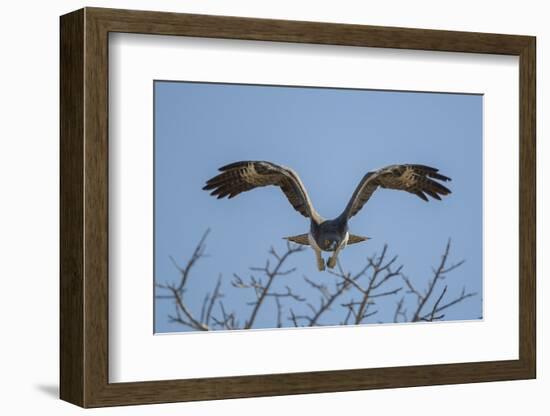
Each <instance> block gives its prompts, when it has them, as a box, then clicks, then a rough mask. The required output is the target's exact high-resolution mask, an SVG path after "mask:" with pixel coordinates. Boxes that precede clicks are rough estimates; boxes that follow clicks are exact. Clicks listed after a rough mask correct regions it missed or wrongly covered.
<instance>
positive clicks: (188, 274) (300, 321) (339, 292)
mask: <svg viewBox="0 0 550 416" xmlns="http://www.w3.org/2000/svg"><path fill="white" fill-rule="evenodd" d="M209 231H210V230H207V231H206V232H205V233H204V234H203V236H202V237H201V239H200V241H199V243H198V244H197V246H196V247H195V249H194V250H193V252H192V254H191V257H190V258H189V260H188V261H187V262H186V263H185V266H179V265H178V263H177V262H176V260H175V259H174V258H172V257H170V260H171V261H172V263H173V264H174V266H175V267H176V269H177V270H178V273H179V279H178V280H177V282H175V283H166V284H160V283H157V284H156V285H155V286H156V288H157V289H158V290H159V293H156V294H155V297H156V299H159V300H172V301H173V303H174V307H175V313H174V314H170V315H168V319H169V321H170V322H174V323H178V324H180V325H183V326H185V327H187V328H190V329H192V330H197V331H209V330H212V329H224V330H232V329H251V328H253V327H254V325H255V324H256V321H257V320H258V316H259V313H260V310H262V309H264V308H265V305H266V303H269V302H266V301H267V299H269V298H271V299H273V303H272V304H271V305H272V306H273V309H272V312H270V313H272V315H271V316H272V317H273V318H272V319H273V320H274V325H275V326H276V327H277V328H281V327H282V326H284V323H283V314H284V313H287V314H288V318H287V321H290V323H291V324H292V325H293V326H294V327H301V326H304V325H305V326H320V325H323V323H322V322H321V319H323V320H325V319H332V321H331V320H329V321H328V322H338V321H339V322H340V324H344V325H347V324H350V323H352V324H362V323H365V322H367V320H368V319H369V318H371V317H372V316H375V315H377V314H380V312H382V313H386V312H384V311H385V310H387V306H385V305H387V302H392V299H395V298H394V296H401V297H400V298H399V300H398V301H397V302H395V301H394V302H395V303H394V305H395V309H394V310H393V316H391V315H390V317H388V318H389V319H393V322H415V321H437V320H441V319H444V317H445V315H444V314H443V312H444V311H446V310H447V309H449V308H451V307H452V306H454V305H456V304H458V303H460V302H462V301H464V300H466V299H468V298H470V297H473V296H475V295H476V293H474V292H466V289H465V288H464V289H463V290H462V292H461V293H460V295H459V296H455V297H452V295H449V290H448V286H447V285H445V286H444V287H443V288H439V286H441V285H440V284H439V283H440V282H441V281H443V280H444V279H445V277H446V275H447V274H448V273H450V272H452V271H454V270H456V269H457V268H459V267H460V266H461V265H462V264H463V263H464V262H463V261H460V262H458V263H455V264H451V265H449V264H448V263H449V255H450V248H451V241H450V240H449V241H448V242H447V245H446V247H445V250H444V252H443V254H442V256H441V260H440V262H439V264H438V266H437V267H436V268H434V269H433V276H432V277H431V278H430V279H429V281H428V284H427V287H426V289H425V290H419V289H418V288H417V285H416V284H415V283H414V281H413V279H411V278H409V277H407V276H406V275H405V274H404V273H403V272H402V269H403V266H401V265H399V266H398V265H396V262H397V256H393V257H391V258H389V256H388V246H387V245H384V247H383V249H382V251H381V252H380V255H374V256H373V257H368V258H367V260H366V262H365V264H364V266H363V267H362V268H360V269H359V270H358V271H357V272H356V273H352V272H351V271H345V270H344V268H343V267H342V264H341V263H340V262H338V263H337V266H338V267H337V268H336V269H335V270H328V272H329V273H330V274H325V275H318V276H316V277H315V278H309V277H307V276H303V281H304V282H305V283H306V284H307V285H308V286H309V287H311V289H312V291H313V292H314V293H315V292H316V293H318V302H315V301H314V300H313V299H311V296H302V295H301V294H299V293H298V292H297V291H296V289H295V288H294V285H295V283H294V284H286V285H284V286H283V285H281V283H276V284H275V282H280V281H282V278H283V277H285V276H290V275H293V274H295V273H296V268H295V267H288V262H289V259H290V258H291V256H293V255H294V254H296V253H298V252H301V251H303V250H304V248H303V247H302V246H298V245H294V244H291V243H287V245H286V251H284V252H277V251H276V250H275V249H274V248H273V247H272V248H271V249H270V250H269V258H268V259H267V260H266V262H265V265H264V266H262V267H250V268H249V270H250V272H251V275H250V276H249V277H248V278H246V279H245V278H242V277H241V276H239V275H238V274H235V273H234V274H233V279H232V280H231V281H230V283H231V287H233V288H235V289H237V290H241V289H242V290H250V291H251V292H252V293H253V296H254V299H253V300H252V301H250V302H248V305H250V306H251V307H252V309H251V310H250V313H249V316H248V317H247V318H246V319H243V320H242V321H241V322H242V323H239V319H238V318H239V317H238V315H237V314H236V313H235V312H234V311H232V312H229V311H228V309H227V307H226V305H225V304H224V303H223V302H222V298H224V296H225V294H224V293H223V291H222V286H223V285H222V283H223V278H222V275H221V274H220V275H219V276H218V278H217V280H216V283H215V284H214V285H213V288H212V290H211V291H210V292H207V293H206V294H204V297H203V298H202V303H201V304H200V308H198V309H197V314H196V315H195V314H194V312H193V310H192V308H191V307H190V306H189V305H188V304H187V303H186V302H185V297H186V293H187V290H188V284H189V281H190V279H191V278H192V274H193V270H194V266H195V265H196V264H197V262H198V261H199V260H200V259H201V258H203V257H205V249H206V237H207V236H208V234H209ZM327 276H328V278H330V277H331V276H332V277H333V278H332V279H331V280H329V281H327V280H325V281H323V280H322V279H327ZM399 277H400V280H398V281H396V278H399ZM203 279H204V277H203ZM292 282H295V281H292ZM397 282H402V284H401V285H396V284H395V283H397ZM310 292H311V291H310ZM436 293H439V294H438V295H436ZM436 296H437V297H436ZM235 306H237V305H234V304H230V307H231V308H233V307H235ZM408 307H410V308H411V309H412V312H411V315H409V314H408V313H407V308H408ZM304 309H305V311H304ZM297 311H298V312H297ZM383 319H387V318H386V317H384V318H379V322H383ZM287 325H288V324H287Z"/></svg>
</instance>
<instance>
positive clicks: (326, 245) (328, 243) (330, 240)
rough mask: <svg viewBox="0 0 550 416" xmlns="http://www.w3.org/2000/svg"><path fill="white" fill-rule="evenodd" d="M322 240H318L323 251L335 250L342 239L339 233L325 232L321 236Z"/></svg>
mask: <svg viewBox="0 0 550 416" xmlns="http://www.w3.org/2000/svg"><path fill="white" fill-rule="evenodd" d="M320 240H321V241H318V242H317V243H318V244H319V248H320V249H321V250H323V251H334V250H336V247H338V246H339V245H340V243H341V241H342V239H341V238H340V236H339V235H337V234H332V233H330V234H325V235H322V236H321V238H320Z"/></svg>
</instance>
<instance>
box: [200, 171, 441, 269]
mask: <svg viewBox="0 0 550 416" xmlns="http://www.w3.org/2000/svg"><path fill="white" fill-rule="evenodd" d="M219 171H220V173H219V174H218V175H216V176H214V177H213V178H211V179H209V180H208V181H207V182H206V185H205V186H204V187H203V188H202V189H203V190H205V191H211V192H210V195H212V196H216V197H217V198H218V199H221V198H225V197H227V198H228V199H231V198H233V197H235V196H237V195H239V194H241V193H243V192H246V191H250V190H252V189H255V188H259V187H263V186H269V185H273V186H278V187H279V188H280V189H281V191H283V193H284V194H285V196H286V198H287V199H288V201H289V202H290V204H291V205H292V207H293V208H294V209H295V210H296V211H298V212H299V213H300V214H302V215H303V216H304V217H306V218H309V219H310V228H309V232H308V233H306V234H300V235H295V236H291V237H284V238H285V239H287V240H289V241H292V242H294V243H296V244H302V245H309V246H311V247H312V249H313V250H314V251H315V256H316V260H317V268H318V269H319V271H323V270H325V261H324V260H323V257H322V255H321V252H322V251H325V252H331V253H332V255H331V256H330V257H329V258H328V259H327V262H326V265H327V266H328V267H329V268H334V266H335V265H336V262H337V260H338V255H339V253H340V251H341V250H343V249H344V248H345V247H346V245H348V244H356V243H360V242H362V241H365V240H368V239H369V237H362V236H359V235H354V234H350V233H349V230H348V221H349V219H350V218H351V217H353V216H354V215H355V214H357V213H358V212H359V211H360V210H361V208H363V206H364V205H365V204H366V202H367V201H368V200H369V199H370V197H371V196H372V194H373V193H374V192H375V191H376V190H377V189H379V188H382V189H396V190H399V191H406V192H409V193H411V194H413V195H416V196H417V197H419V198H421V199H422V200H424V201H428V196H429V197H431V198H434V199H437V200H441V196H442V195H443V196H445V195H449V194H450V193H451V191H450V190H449V189H448V188H446V187H445V186H444V185H442V184H441V183H440V182H447V181H450V180H451V178H449V177H447V176H445V175H442V174H440V173H438V172H439V170H438V169H435V168H432V167H430V166H425V165H415V164H398V165H390V166H386V167H384V168H381V169H378V170H375V171H371V172H368V173H367V174H365V176H363V178H362V179H361V181H360V182H359V185H358V186H357V188H356V189H355V191H354V192H353V195H352V196H351V199H350V200H349V202H348V204H347V205H346V207H345V208H344V211H342V213H341V214H340V215H339V216H338V217H336V218H334V219H330V220H327V219H324V218H323V217H321V216H320V215H319V214H318V213H317V211H316V210H315V208H314V207H313V204H312V203H311V200H310V198H309V195H308V194H307V191H306V188H305V186H304V184H303V183H302V181H301V179H300V177H299V176H298V174H297V173H296V172H295V171H294V170H293V169H291V168H288V167H285V166H280V165H277V164H275V163H272V162H266V161H241V162H235V163H230V164H228V165H225V166H222V167H221V168H219ZM438 181H440V182H438Z"/></svg>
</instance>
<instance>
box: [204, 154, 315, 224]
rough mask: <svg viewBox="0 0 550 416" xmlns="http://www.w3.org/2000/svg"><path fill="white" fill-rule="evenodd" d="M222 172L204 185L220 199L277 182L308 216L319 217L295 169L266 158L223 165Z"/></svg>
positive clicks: (292, 201)
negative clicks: (265, 159) (267, 160)
mask: <svg viewBox="0 0 550 416" xmlns="http://www.w3.org/2000/svg"><path fill="white" fill-rule="evenodd" d="M219 170H220V172H221V173H220V174H218V175H217V176H214V177H213V178H211V179H209V180H208V181H207V182H206V185H205V186H204V187H203V188H202V189H204V190H207V191H212V192H211V193H210V194H211V195H213V196H217V197H218V199H219V198H224V197H228V198H233V197H235V196H237V195H239V194H240V193H242V192H246V191H250V190H251V189H254V188H258V187H262V186H268V185H275V186H278V187H279V188H281V190H282V191H283V193H284V194H285V196H286V197H287V199H288V201H289V202H290V204H291V205H292V206H293V207H294V209H295V210H296V211H298V212H299V213H300V214H302V215H303V216H304V217H312V218H316V217H318V214H317V212H316V211H315V209H314V208H313V206H312V204H311V201H310V199H309V196H308V194H307V192H306V189H305V187H304V184H303V183H302V181H301V180H300V177H299V176H298V174H297V173H296V172H294V171H293V170H292V169H290V168H287V167H284V166H279V165H276V164H275V163H271V162H265V161H242V162H235V163H231V164H229V165H225V166H222V167H221V168H220V169H219Z"/></svg>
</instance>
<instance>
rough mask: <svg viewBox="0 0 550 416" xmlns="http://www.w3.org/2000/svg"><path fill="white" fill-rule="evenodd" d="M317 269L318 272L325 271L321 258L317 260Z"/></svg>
mask: <svg viewBox="0 0 550 416" xmlns="http://www.w3.org/2000/svg"><path fill="white" fill-rule="evenodd" d="M317 269H319V271H320V272H324V271H325V262H324V261H323V259H319V260H318V261H317Z"/></svg>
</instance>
